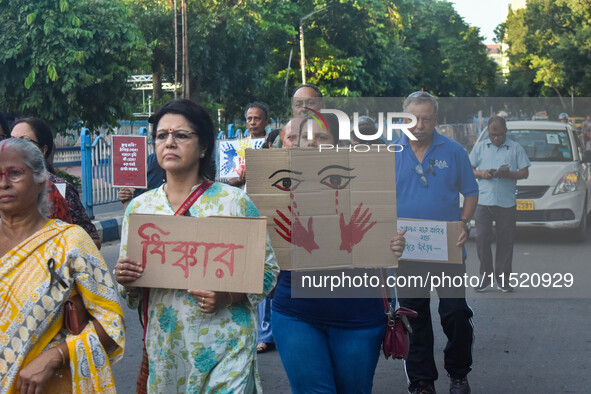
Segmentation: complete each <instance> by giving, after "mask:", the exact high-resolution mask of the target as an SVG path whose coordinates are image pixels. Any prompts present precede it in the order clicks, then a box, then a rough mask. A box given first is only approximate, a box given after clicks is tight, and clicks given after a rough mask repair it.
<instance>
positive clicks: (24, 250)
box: [0, 138, 125, 394]
mask: <svg viewBox="0 0 591 394" xmlns="http://www.w3.org/2000/svg"><path fill="white" fill-rule="evenodd" d="M45 180H46V169H45V164H44V160H43V155H42V154H41V152H40V151H39V150H38V149H37V148H36V147H35V146H34V145H33V144H32V143H31V142H28V141H24V140H19V139H14V138H13V139H6V140H3V141H1V142H0V213H1V219H0V293H1V297H0V355H1V356H0V393H16V392H20V393H25V394H40V393H64V392H65V393H71V392H73V393H114V392H116V390H115V383H114V381H113V376H112V374H111V364H112V363H114V362H116V361H118V360H119V359H120V358H121V357H122V356H123V349H124V344H125V331H124V326H123V312H122V309H121V306H120V303H119V297H118V293H117V290H116V288H115V286H114V282H113V280H112V278H111V275H110V273H109V272H108V268H107V265H106V264H105V262H104V260H103V258H102V256H101V255H100V253H99V252H98V250H97V248H96V246H95V244H94V242H93V241H92V239H91V238H90V237H89V236H88V234H87V233H86V232H85V231H84V230H83V229H82V228H81V227H78V226H76V225H72V224H68V223H64V222H61V221H59V220H48V219H47V218H46V214H47V211H48V207H47V205H46V201H47V199H46V198H45ZM75 295H79V296H80V297H81V300H82V301H83V304H84V307H85V309H86V310H87V311H88V313H89V315H86V318H83V319H81V321H80V323H81V330H82V331H81V332H79V333H78V334H73V333H71V332H70V331H68V330H66V329H65V328H64V318H63V315H64V304H65V302H66V301H68V300H69V299H70V298H71V297H72V296H75ZM78 299H80V298H78ZM79 306H80V307H81V306H82V305H79ZM79 310H80V309H79ZM81 310H82V311H84V308H81Z"/></svg>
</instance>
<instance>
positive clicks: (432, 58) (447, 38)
mask: <svg viewBox="0 0 591 394" xmlns="http://www.w3.org/2000/svg"><path fill="white" fill-rule="evenodd" d="M400 9H401V15H402V18H403V24H404V29H403V35H404V43H403V44H404V47H405V48H406V52H407V55H408V57H409V59H410V63H411V70H412V71H411V73H410V75H409V77H410V79H411V84H412V86H413V89H415V90H417V89H421V88H422V89H425V90H427V91H429V92H432V93H434V94H436V95H438V96H468V97H469V96H482V95H490V94H492V93H493V92H494V90H495V74H496V64H495V63H494V62H493V61H492V60H491V59H489V58H488V56H487V53H486V46H485V45H484V44H483V42H482V38H481V37H480V32H479V29H478V28H476V27H470V26H469V25H468V24H466V22H464V20H463V19H462V17H461V16H460V15H459V14H458V13H457V12H456V11H455V9H454V8H453V5H452V4H451V3H448V2H442V1H436V0H413V1H402V2H401V5H400Z"/></svg>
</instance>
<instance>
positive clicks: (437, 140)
mask: <svg viewBox="0 0 591 394" xmlns="http://www.w3.org/2000/svg"><path fill="white" fill-rule="evenodd" d="M444 142H445V139H444V138H443V136H442V135H441V134H439V133H438V132H437V129H434V130H433V141H431V146H435V145H441V144H443V143H444ZM400 145H405V146H407V145H409V140H408V136H407V135H406V134H405V133H402V137H400ZM431 146H430V147H431Z"/></svg>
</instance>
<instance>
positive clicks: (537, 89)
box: [504, 0, 591, 97]
mask: <svg viewBox="0 0 591 394" xmlns="http://www.w3.org/2000/svg"><path fill="white" fill-rule="evenodd" d="M504 31H505V36H504V38H505V41H506V43H507V44H508V45H509V47H510V49H509V52H508V55H509V61H510V72H511V74H510V78H509V81H510V82H517V83H518V84H519V85H518V86H519V87H520V88H525V89H524V90H521V92H523V93H525V94H527V95H538V94H539V95H542V96H559V97H563V96H568V95H571V94H573V95H577V96H589V95H591V67H590V66H589V65H590V64H591V1H589V0H556V1H546V0H529V1H528V2H527V6H526V7H525V8H522V9H519V10H516V11H515V12H510V13H509V16H508V17H507V20H506V22H505V24H504ZM517 93H519V91H518V92H517Z"/></svg>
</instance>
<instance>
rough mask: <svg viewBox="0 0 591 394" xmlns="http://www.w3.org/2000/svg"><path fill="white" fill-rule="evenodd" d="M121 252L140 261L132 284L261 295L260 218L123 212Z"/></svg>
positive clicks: (262, 239)
mask: <svg viewBox="0 0 591 394" xmlns="http://www.w3.org/2000/svg"><path fill="white" fill-rule="evenodd" d="M128 234H129V235H128V240H127V256H128V257H131V258H133V259H135V260H137V261H140V262H142V264H143V265H144V267H145V269H144V272H143V274H142V277H141V278H139V279H138V280H136V281H134V282H133V283H131V285H132V286H139V287H157V288H169V289H200V290H211V291H230V292H237V293H262V292H263V280H264V267H265V245H266V239H267V229H266V218H264V217H258V218H250V217H248V218H245V217H229V216H209V217H204V218H196V217H188V216H166V215H147V214H132V215H130V216H129V232H128Z"/></svg>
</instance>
